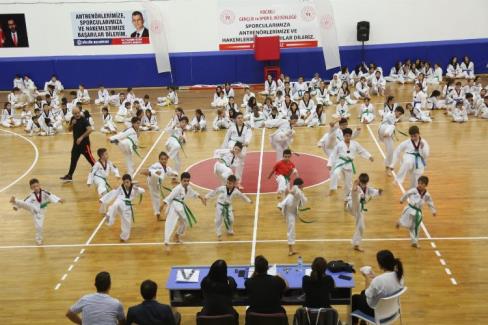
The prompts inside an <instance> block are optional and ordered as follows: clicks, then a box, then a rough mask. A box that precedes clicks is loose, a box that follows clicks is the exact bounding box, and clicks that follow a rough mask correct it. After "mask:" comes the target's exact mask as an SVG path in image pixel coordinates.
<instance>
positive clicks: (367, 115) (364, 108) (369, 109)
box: [359, 98, 375, 124]
mask: <svg viewBox="0 0 488 325" xmlns="http://www.w3.org/2000/svg"><path fill="white" fill-rule="evenodd" d="M359 112H360V115H359V121H360V122H361V123H363V124H369V123H372V122H373V121H374V119H375V114H374V107H373V104H371V103H370V99H369V98H365V99H364V103H363V104H362V105H361V108H360V109H359Z"/></svg>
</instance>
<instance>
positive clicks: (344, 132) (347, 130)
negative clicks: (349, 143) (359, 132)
mask: <svg viewBox="0 0 488 325" xmlns="http://www.w3.org/2000/svg"><path fill="white" fill-rule="evenodd" d="M342 134H343V135H346V134H349V135H352V130H351V129H350V128H345V129H344V130H342Z"/></svg>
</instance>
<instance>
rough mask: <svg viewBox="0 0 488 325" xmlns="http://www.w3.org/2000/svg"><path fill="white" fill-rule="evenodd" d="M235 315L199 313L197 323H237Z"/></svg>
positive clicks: (226, 324)
mask: <svg viewBox="0 0 488 325" xmlns="http://www.w3.org/2000/svg"><path fill="white" fill-rule="evenodd" d="M235 323H236V321H235V319H234V315H232V314H226V315H217V316H206V315H199V314H197V325H235Z"/></svg>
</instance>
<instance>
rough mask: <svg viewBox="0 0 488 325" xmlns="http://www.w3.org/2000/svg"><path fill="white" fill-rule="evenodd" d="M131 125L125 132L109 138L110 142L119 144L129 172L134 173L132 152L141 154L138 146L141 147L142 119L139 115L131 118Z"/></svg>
mask: <svg viewBox="0 0 488 325" xmlns="http://www.w3.org/2000/svg"><path fill="white" fill-rule="evenodd" d="M131 125H132V126H131V127H129V128H127V129H126V130H124V131H123V132H120V133H117V134H116V135H113V136H111V137H110V138H109V140H110V143H114V144H116V145H118V147H119V149H120V151H122V154H123V155H124V158H125V164H126V167H127V173H128V174H129V175H133V173H134V161H133V160H132V154H133V153H135V154H136V155H139V153H138V151H137V148H138V147H139V138H138V133H139V126H140V125H141V120H140V119H139V118H137V117H133V118H132V120H131Z"/></svg>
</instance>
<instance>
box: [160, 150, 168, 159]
mask: <svg viewBox="0 0 488 325" xmlns="http://www.w3.org/2000/svg"><path fill="white" fill-rule="evenodd" d="M161 157H169V156H168V154H167V153H166V152H164V151H161V152H160V153H159V156H158V158H159V159H160V158H161Z"/></svg>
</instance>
